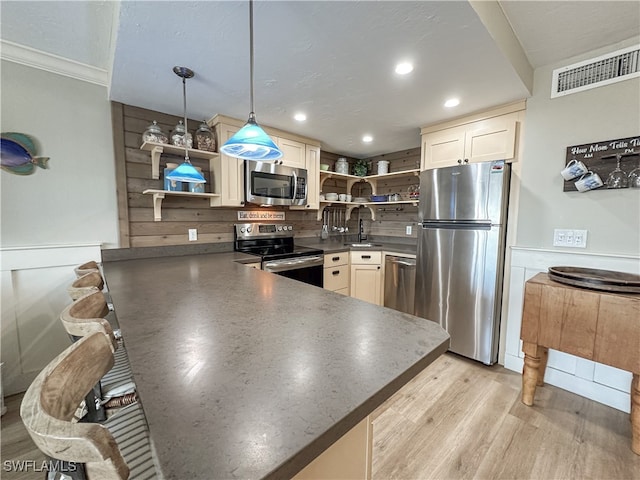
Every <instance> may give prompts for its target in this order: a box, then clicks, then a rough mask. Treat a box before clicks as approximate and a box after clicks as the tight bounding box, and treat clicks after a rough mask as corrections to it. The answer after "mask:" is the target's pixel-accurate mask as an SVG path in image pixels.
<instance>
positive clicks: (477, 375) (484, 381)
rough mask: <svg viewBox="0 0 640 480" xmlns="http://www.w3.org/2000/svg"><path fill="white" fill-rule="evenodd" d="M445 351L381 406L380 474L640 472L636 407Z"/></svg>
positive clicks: (379, 479)
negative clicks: (530, 386) (533, 387)
mask: <svg viewBox="0 0 640 480" xmlns="http://www.w3.org/2000/svg"><path fill="white" fill-rule="evenodd" d="M520 391H521V376H520V375H519V374H517V373H514V372H511V371H508V370H506V369H504V368H503V367H500V366H497V365H496V366H493V367H487V366H485V365H482V364H480V363H477V362H474V361H472V360H468V359H465V358H462V357H459V356H457V355H454V354H450V353H447V354H445V355H443V356H442V357H440V358H439V359H438V360H437V361H436V362H434V363H433V364H432V365H431V366H429V367H428V368H427V369H425V370H424V371H423V372H422V373H421V374H420V375H418V376H417V377H416V378H414V379H413V380H412V381H411V382H409V383H408V384H407V385H406V386H405V387H404V388H402V389H401V390H400V391H399V392H398V393H396V395H394V396H393V397H391V398H390V399H389V400H388V401H387V402H385V404H383V405H382V406H381V407H380V408H379V409H378V410H376V412H375V413H374V421H373V439H374V445H373V479H374V480H388V479H403V480H413V479H421V480H422V479H467V478H474V479H476V478H477V479H629V480H631V479H640V456H638V455H635V454H634V453H633V452H632V451H631V448H630V446H631V424H630V421H629V415H628V414H626V413H624V412H620V411H619V410H615V409H613V408H610V407H607V406H604V405H602V404H599V403H596V402H594V401H591V400H588V399H586V398H584V397H580V396H578V395H575V394H572V393H569V392H567V391H564V390H561V389H559V388H556V387H553V386H550V385H545V386H544V387H538V389H537V391H536V398H535V405H534V406H533V407H527V406H525V405H524V404H522V403H521V402H520Z"/></svg>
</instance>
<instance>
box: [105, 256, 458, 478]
mask: <svg viewBox="0 0 640 480" xmlns="http://www.w3.org/2000/svg"><path fill="white" fill-rule="evenodd" d="M234 260H235V261H234ZM237 260H238V254H236V253H220V254H202V255H187V256H177V257H162V258H147V259H137V260H127V261H113V262H105V263H104V265H103V268H104V273H105V277H106V282H107V286H108V289H109V293H110V295H111V298H112V300H113V303H114V307H115V310H116V314H117V317H118V320H119V323H120V326H121V329H122V334H123V337H124V339H125V342H126V345H127V351H128V353H129V357H130V361H131V367H132V370H133V374H134V379H135V381H136V384H137V388H138V393H139V396H140V399H141V402H142V405H143V407H144V411H145V414H146V416H147V420H148V424H149V429H150V433H151V438H152V440H153V442H154V444H155V448H156V451H157V454H158V458H159V462H160V465H161V468H162V472H163V474H164V476H165V477H166V478H171V479H185V478H191V479H217V478H225V479H227V478H252V479H253V478H255V479H257V478H291V477H293V476H295V475H296V474H297V473H298V472H300V471H301V470H303V469H304V468H305V467H306V466H307V465H308V464H309V463H310V462H312V461H313V460H314V459H315V458H316V457H318V456H319V455H320V454H322V453H323V452H324V451H325V450H327V449H328V448H329V447H330V446H331V445H332V444H333V443H334V442H336V441H338V440H339V439H341V437H343V436H344V435H345V434H346V433H347V432H350V431H352V429H353V430H355V428H354V427H356V426H358V425H359V424H362V422H363V421H364V420H366V418H367V416H368V415H369V414H370V413H372V412H373V410H374V409H375V408H377V407H378V406H380V405H381V404H382V403H383V402H384V401H385V400H386V399H387V398H389V397H390V396H391V395H392V394H393V393H395V392H396V391H397V390H398V389H400V388H401V387H402V386H403V385H405V384H406V383H407V382H408V381H409V380H411V379H412V378H413V377H414V376H415V375H417V374H418V373H419V372H420V371H422V370H423V369H424V368H425V367H427V366H428V365H429V364H430V363H431V362H433V361H434V360H435V359H436V358H437V357H439V356H440V355H441V354H442V353H444V352H445V351H446V350H447V347H448V345H449V336H448V334H447V333H446V332H445V331H444V330H443V329H442V328H440V326H439V325H437V324H436V323H433V322H430V321H428V320H424V319H420V318H417V317H414V316H412V315H407V314H404V313H400V312H397V311H395V310H391V309H387V308H383V307H379V306H376V305H372V304H369V303H367V302H363V301H360V300H357V299H354V298H350V297H346V296H343V295H339V294H336V293H333V292H329V291H327V290H323V289H322V288H317V287H314V286H310V285H307V284H304V283H301V282H297V281H295V280H291V279H288V278H285V277H281V276H278V275H274V274H271V273H268V272H264V271H261V270H256V269H252V268H249V267H246V266H244V265H242V264H241V263H237ZM369 461H370V458H369ZM303 472H304V471H303Z"/></svg>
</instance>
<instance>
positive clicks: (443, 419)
mask: <svg viewBox="0 0 640 480" xmlns="http://www.w3.org/2000/svg"><path fill="white" fill-rule="evenodd" d="M520 382H521V377H520V375H519V374H517V373H514V372H510V371H508V370H505V369H504V368H502V367H500V366H493V367H487V366H484V365H481V364H479V363H477V362H474V361H471V360H467V359H464V358H461V357H458V356H456V355H453V354H449V353H447V354H445V355H443V356H442V357H441V358H439V359H438V360H437V361H436V362H434V363H433V364H432V365H431V366H429V367H428V368H427V369H425V370H424V371H423V372H422V373H421V374H420V375H418V376H417V377H416V378H415V379H413V380H412V381H411V382H409V384H407V385H406V386H405V387H404V388H403V389H401V390H400V391H399V392H398V393H397V394H396V395H394V396H393V397H391V398H390V399H389V400H388V401H387V402H385V403H384V404H383V405H382V406H381V407H380V408H378V409H377V410H376V412H375V413H374V415H373V416H374V422H373V425H374V447H373V478H374V480H390V479H402V480H418V479H420V480H422V479H430V478H434V479H466V478H476V479H544V480H547V479H603V480H604V479H607V480H608V479H629V480H632V479H640V456H638V455H634V454H633V453H632V452H631V449H630V442H631V425H630V422H629V415H628V414H625V413H623V412H620V411H618V410H615V409H612V408H609V407H606V406H604V405H601V404H599V403H596V402H593V401H591V400H587V399H585V398H583V397H580V396H578V395H574V394H572V393H569V392H566V391H564V390H561V389H559V388H556V387H552V386H549V385H547V386H545V387H539V388H538V389H537V391H536V404H535V405H534V406H533V407H527V406H525V405H523V404H522V403H520ZM21 398H22V395H16V396H12V397H9V398H7V399H6V404H7V407H8V412H7V414H5V415H4V416H3V417H2V464H3V471H2V472H1V475H0V476H1V477H2V478H3V479H7V480H10V479H11V480H14V479H15V480H31V479H34V480H35V479H38V480H41V479H42V477H43V475H44V474H43V473H41V472H33V471H32V472H29V473H20V474H19V473H17V472H7V471H6V468H5V465H6V463H5V462H6V461H11V460H15V459H20V460H34V461H36V462H37V463H40V462H42V460H44V457H43V456H42V454H41V453H40V452H39V451H38V450H37V449H35V447H34V445H33V443H32V442H31V439H30V438H29V436H28V435H27V433H26V431H25V430H24V427H23V426H22V423H21V422H20V417H19V413H18V411H19V408H20V400H21Z"/></svg>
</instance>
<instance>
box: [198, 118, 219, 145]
mask: <svg viewBox="0 0 640 480" xmlns="http://www.w3.org/2000/svg"><path fill="white" fill-rule="evenodd" d="M195 136H196V138H195V140H196V148H197V149H198V150H204V151H205V152H215V151H216V137H215V135H214V133H213V131H212V130H211V128H209V125H207V124H206V122H202V123H201V124H200V126H199V127H198V130H196V135H195Z"/></svg>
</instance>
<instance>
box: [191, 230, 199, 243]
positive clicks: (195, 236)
mask: <svg viewBox="0 0 640 480" xmlns="http://www.w3.org/2000/svg"><path fill="white" fill-rule="evenodd" d="M196 240H198V230H196V229H195V228H190V229H189V241H190V242H195V241H196Z"/></svg>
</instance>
